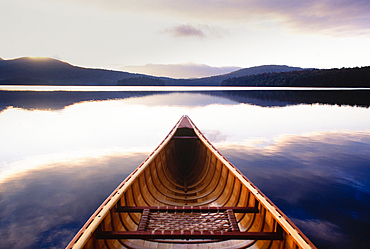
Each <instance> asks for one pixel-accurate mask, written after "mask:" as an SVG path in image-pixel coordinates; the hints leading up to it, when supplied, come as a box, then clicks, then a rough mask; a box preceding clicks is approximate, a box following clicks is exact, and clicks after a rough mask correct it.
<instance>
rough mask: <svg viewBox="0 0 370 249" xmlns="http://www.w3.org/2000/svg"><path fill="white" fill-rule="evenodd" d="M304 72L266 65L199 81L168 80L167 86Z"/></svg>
mask: <svg viewBox="0 0 370 249" xmlns="http://www.w3.org/2000/svg"><path fill="white" fill-rule="evenodd" d="M296 70H304V69H303V68H300V67H289V66H280V65H265V66H257V67H249V68H243V69H239V70H237V71H235V72H231V73H228V74H223V75H217V76H211V77H205V78H199V79H177V80H176V79H167V80H165V82H166V85H171V86H220V85H221V83H222V82H223V81H224V80H227V79H229V78H236V77H244V76H249V75H257V74H262V73H277V72H290V71H296Z"/></svg>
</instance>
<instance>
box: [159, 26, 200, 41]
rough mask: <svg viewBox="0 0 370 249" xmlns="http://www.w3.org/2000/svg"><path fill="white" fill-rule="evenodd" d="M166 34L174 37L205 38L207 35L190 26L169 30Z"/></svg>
mask: <svg viewBox="0 0 370 249" xmlns="http://www.w3.org/2000/svg"><path fill="white" fill-rule="evenodd" d="M165 32H166V33H169V34H171V35H173V36H174V37H189V36H191V37H194V36H195V37H200V38H203V37H205V34H204V33H203V31H202V30H201V29H198V28H195V27H193V26H192V25H190V24H187V25H180V26H176V27H173V28H171V29H167V30H166V31H165Z"/></svg>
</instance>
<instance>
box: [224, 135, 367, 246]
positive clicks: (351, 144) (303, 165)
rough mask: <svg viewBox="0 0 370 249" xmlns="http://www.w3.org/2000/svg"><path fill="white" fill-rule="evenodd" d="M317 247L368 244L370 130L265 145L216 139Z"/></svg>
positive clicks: (240, 167)
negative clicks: (245, 144)
mask: <svg viewBox="0 0 370 249" xmlns="http://www.w3.org/2000/svg"><path fill="white" fill-rule="evenodd" d="M218 148H219V149H220V151H221V152H222V153H223V154H224V155H226V157H227V158H229V159H230V160H231V161H232V162H233V163H234V164H235V165H237V166H238V167H239V169H240V170H241V171H242V172H243V173H244V174H245V175H247V176H248V177H249V179H250V180H251V181H252V182H253V183H254V184H256V186H258V187H259V188H260V189H261V190H262V191H263V192H264V193H265V194H266V195H267V196H268V197H269V198H270V199H271V200H272V201H273V202H274V203H275V204H276V205H277V206H278V207H279V208H280V209H282V210H283V211H284V212H285V213H286V214H287V215H288V216H289V217H291V218H292V221H293V222H295V224H296V225H297V226H298V227H300V228H301V230H303V232H304V233H305V234H306V235H307V236H308V237H309V238H310V239H311V240H312V241H313V242H314V244H316V245H317V246H318V248H367V247H368V246H369V245H370V239H369V238H368V236H367V234H366V232H365V233H364V231H367V230H368V224H369V221H370V215H369V212H368V210H369V208H370V181H369V179H370V133H369V132H358V133H319V134H312V135H310V136H286V137H284V139H281V140H279V142H277V143H276V144H274V145H270V146H267V147H263V148H258V147H252V146H239V147H235V146H233V147H232V148H230V147H228V146H221V145H219V146H218Z"/></svg>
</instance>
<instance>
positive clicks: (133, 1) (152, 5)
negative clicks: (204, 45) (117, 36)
mask: <svg viewBox="0 0 370 249" xmlns="http://www.w3.org/2000/svg"><path fill="white" fill-rule="evenodd" d="M56 1H59V0H56ZM79 2H80V3H83V4H85V5H87V4H89V6H91V4H95V5H96V6H98V7H100V8H101V7H103V8H105V9H108V10H114V11H127V12H131V13H132V12H136V13H138V14H143V15H146V14H158V15H161V16H166V17H167V18H172V19H176V20H178V19H179V18H181V19H182V20H183V19H188V20H197V21H198V22H199V21H200V20H201V21H203V22H207V23H208V22H209V21H215V22H225V21H226V22H227V21H233V22H235V21H237V22H240V21H241V22H254V23H260V24H262V25H264V24H265V25H266V24H271V23H273V24H274V25H276V24H277V25H281V26H282V27H288V28H290V29H293V30H295V31H301V32H320V33H324V34H330V35H333V34H336V35H338V34H340V35H349V34H359V35H361V34H369V31H370V1H368V0H307V1H301V0H274V1H272V0H261V1H257V0H249V1H245V0H235V1H227V0H217V1H212V2H210V1H206V0H187V1H172V0H158V1H151V0H126V1H121V0H104V1H103V0H92V1H91V0H89V1H87V0H80V1H79ZM274 25H273V26H274ZM267 26H269V25H267ZM173 32H175V34H178V35H181V34H183V35H185V34H188V35H198V36H201V35H202V32H201V31H200V30H197V29H195V28H194V27H189V26H187V25H185V26H180V27H177V28H176V29H175V30H174V31H173Z"/></svg>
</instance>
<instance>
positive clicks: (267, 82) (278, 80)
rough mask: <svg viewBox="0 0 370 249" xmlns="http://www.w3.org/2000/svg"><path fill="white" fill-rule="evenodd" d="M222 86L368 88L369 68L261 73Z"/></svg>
mask: <svg viewBox="0 0 370 249" xmlns="http://www.w3.org/2000/svg"><path fill="white" fill-rule="evenodd" d="M221 85H222V86H268V87H370V67H361V68H358V67H356V68H341V69H336V68H334V69H321V70H320V69H311V70H301V71H292V72H280V73H263V74H257V75H249V76H243V77H234V78H229V79H227V80H224V81H223V82H222V84H221Z"/></svg>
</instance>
